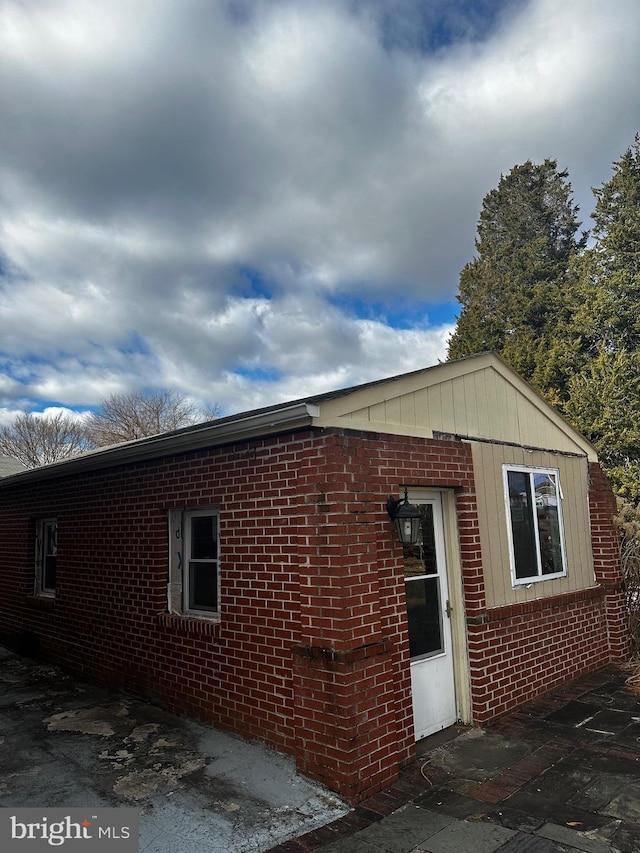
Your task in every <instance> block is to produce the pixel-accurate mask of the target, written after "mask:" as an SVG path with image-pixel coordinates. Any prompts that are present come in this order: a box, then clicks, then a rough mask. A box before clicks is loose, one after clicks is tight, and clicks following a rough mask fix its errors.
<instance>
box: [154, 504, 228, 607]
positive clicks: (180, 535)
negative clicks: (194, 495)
mask: <svg viewBox="0 0 640 853" xmlns="http://www.w3.org/2000/svg"><path fill="white" fill-rule="evenodd" d="M203 517H211V518H214V519H215V524H216V533H217V539H216V544H217V549H216V556H215V558H211V557H209V558H206V560H205V559H202V562H209V563H215V564H216V568H215V583H216V603H217V607H216V609H215V610H214V609H210V608H206V609H205V608H198V607H190V606H189V598H190V589H189V575H190V568H189V563H190V560H189V557H188V554H189V551H190V547H191V535H192V534H191V530H192V526H191V522H192V520H193V519H194V518H203ZM191 562H194V563H197V562H199V560H197V559H196V560H192V561H191ZM167 609H168V611H169V612H170V613H177V614H181V615H184V616H196V617H198V618H203V619H210V620H213V621H219V620H220V513H219V510H218V507H214V506H208V507H182V508H175V509H171V510H169V583H168V585H167Z"/></svg>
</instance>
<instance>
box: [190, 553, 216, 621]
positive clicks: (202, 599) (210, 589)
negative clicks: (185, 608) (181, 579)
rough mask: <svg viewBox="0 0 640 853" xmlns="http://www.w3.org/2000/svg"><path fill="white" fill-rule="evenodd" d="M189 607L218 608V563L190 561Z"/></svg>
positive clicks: (193, 608) (198, 608) (192, 608)
mask: <svg viewBox="0 0 640 853" xmlns="http://www.w3.org/2000/svg"><path fill="white" fill-rule="evenodd" d="M189 609H190V610H217V609H218V565H217V563H189Z"/></svg>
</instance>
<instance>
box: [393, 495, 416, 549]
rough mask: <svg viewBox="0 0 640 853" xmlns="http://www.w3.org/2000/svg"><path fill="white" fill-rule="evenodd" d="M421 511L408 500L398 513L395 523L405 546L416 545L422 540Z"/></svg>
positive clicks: (401, 505)
mask: <svg viewBox="0 0 640 853" xmlns="http://www.w3.org/2000/svg"><path fill="white" fill-rule="evenodd" d="M421 520H422V519H421V516H420V510H419V509H417V507H415V506H413V505H412V504H410V503H409V502H408V501H407V500H406V499H405V501H404V502H403V503H401V504H400V506H399V507H398V510H397V512H396V517H395V523H396V530H397V531H398V538H399V539H400V541H401V542H402V544H403V545H415V543H416V542H417V541H418V539H419V538H420V523H421Z"/></svg>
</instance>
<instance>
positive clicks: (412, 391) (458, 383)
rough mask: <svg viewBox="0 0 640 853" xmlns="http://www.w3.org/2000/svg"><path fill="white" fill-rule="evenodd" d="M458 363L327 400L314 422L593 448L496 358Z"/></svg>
mask: <svg viewBox="0 0 640 853" xmlns="http://www.w3.org/2000/svg"><path fill="white" fill-rule="evenodd" d="M471 363H472V364H474V365H475V364H476V362H475V361H472V362H471ZM478 363H479V362H478ZM454 367H455V365H442V366H440V367H437V368H433V369H432V371H429V370H427V371H425V372H424V374H423V375H422V376H421V378H420V379H418V378H416V377H415V376H408V377H399V378H397V379H395V380H393V381H390V382H389V383H388V384H382V385H374V386H373V387H370V388H365V389H361V390H356V391H354V393H353V394H349V395H346V396H343V397H339V398H335V399H330V400H327V401H323V402H322V405H321V415H320V417H319V418H317V419H316V420H315V423H317V424H318V425H319V426H328V425H332V426H345V427H352V428H354V429H371V430H380V431H384V430H385V428H386V431H387V432H395V433H399V434H404V435H423V436H427V435H432V434H433V432H445V433H454V434H457V435H462V436H470V437H473V438H488V439H492V440H497V441H504V442H513V443H515V444H523V445H527V446H531V447H541V448H546V447H548V448H552V449H554V450H561V451H565V452H568V453H591V452H592V450H591V448H589V447H588V445H587V444H586V442H584V439H582V437H581V436H578V434H577V433H575V432H574V431H573V430H572V429H571V427H569V426H568V424H566V423H565V422H564V421H562V419H561V418H560V417H559V416H558V415H557V414H556V413H555V412H554V411H553V410H552V409H551V408H550V407H548V406H547V405H546V404H544V403H543V402H542V401H541V400H540V398H539V397H538V395H537V394H536V393H535V392H534V391H533V390H532V389H531V388H529V387H528V386H527V385H526V384H525V383H523V382H522V380H520V379H518V378H517V377H516V376H515V374H512V373H511V372H510V371H507V370H506V369H504V368H501V369H500V370H498V369H496V365H495V364H491V363H489V364H487V365H486V366H484V367H482V368H481V369H475V370H471V371H469V372H466V373H465V372H462V373H460V371H459V368H458V372H456V371H454V369H453V368H454ZM594 458H595V457H594Z"/></svg>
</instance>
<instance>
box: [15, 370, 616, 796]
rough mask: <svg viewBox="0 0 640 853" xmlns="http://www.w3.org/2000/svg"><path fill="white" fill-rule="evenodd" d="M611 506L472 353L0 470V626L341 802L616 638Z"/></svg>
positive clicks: (536, 690) (514, 388) (508, 375)
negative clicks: (282, 756)
mask: <svg viewBox="0 0 640 853" xmlns="http://www.w3.org/2000/svg"><path fill="white" fill-rule="evenodd" d="M405 488H406V490H407V494H408V499H409V502H410V503H411V505H412V506H413V507H415V508H417V509H418V510H419V513H420V519H419V538H418V540H417V541H415V542H413V543H411V544H409V545H406V546H403V545H402V544H401V543H400V541H399V539H398V536H397V534H396V531H395V525H394V524H393V522H392V521H391V519H390V517H389V514H388V513H387V510H386V508H385V507H386V504H387V498H388V496H389V495H390V494H391V495H393V496H395V497H396V499H400V498H401V497H402V496H403V495H404V490H405ZM614 512H615V501H614V499H613V496H612V494H611V491H610V489H609V488H608V485H607V483H606V480H605V479H604V476H603V475H602V473H601V470H600V467H599V465H598V461H597V457H596V455H595V451H594V450H593V448H592V447H591V446H590V445H589V444H588V442H586V441H585V439H584V438H583V437H582V436H580V435H579V434H578V433H577V432H575V430H573V429H572V428H571V427H570V426H569V425H568V424H567V423H566V422H565V421H564V420H563V419H562V418H561V417H559V415H558V414H557V413H556V412H555V411H554V410H553V409H552V408H550V407H549V406H548V405H547V404H546V403H545V402H544V401H543V400H542V399H541V398H540V397H539V396H538V395H537V394H536V393H535V392H534V391H533V390H532V389H531V388H530V387H529V386H528V385H527V384H526V383H525V382H523V381H522V379H520V378H519V377H518V376H517V375H516V374H515V373H514V372H513V371H512V370H511V369H510V368H509V367H508V366H507V365H506V364H505V363H504V362H503V361H502V360H501V359H500V358H498V357H497V356H495V355H493V354H483V355H481V356H474V357H472V358H468V359H463V360H461V361H458V362H451V363H447V364H443V365H438V366H436V367H433V368H428V369H425V370H420V371H416V372H414V373H410V374H405V375H403V376H399V377H395V378H392V379H387V380H383V381H380V382H374V383H369V384H367V385H363V386H358V387H355V388H350V389H345V390H341V391H337V392H334V393H329V394H323V395H318V396H314V397H311V398H308V399H304V400H299V401H295V402H293V403H289V404H283V405H279V406H273V407H270V408H268V409H262V410H259V411H253V412H248V413H243V414H240V415H233V416H231V417H227V418H222V419H220V420H217V421H213V422H210V423H207V424H202V425H198V426H195V427H189V428H187V429H183V430H179V431H176V432H173V433H167V434H163V435H159V436H155V437H151V438H147V439H141V440H139V441H134V442H129V443H127V444H123V445H118V446H115V447H110V448H105V449H102V450H99V451H96V452H93V453H90V454H86V455H83V456H80V457H76V458H75V459H72V460H67V461H65V462H60V463H56V464H53V465H49V466H45V467H42V468H38V469H33V470H30V471H25V472H23V473H19V474H15V475H13V476H8V477H4V478H2V479H1V480H0V535H1V537H2V542H1V547H0V564H1V571H0V587H1V588H0V635H1V637H2V638H3V639H4V641H5V642H9V643H18V642H28V643H29V645H30V647H31V648H33V647H37V648H38V650H39V652H40V653H41V654H43V655H46V656H47V657H48V658H49V659H51V660H53V661H55V662H57V663H60V664H62V665H64V666H66V667H68V668H70V669H72V670H74V671H76V672H79V673H83V674H85V675H87V676H88V677H90V678H92V679H94V680H98V681H100V682H102V683H105V684H108V685H111V686H114V687H118V688H120V689H123V690H126V691H128V692H130V693H132V694H134V695H137V696H141V697H144V698H147V699H148V700H150V701H152V702H155V703H157V704H160V705H162V706H164V707H167V708H170V709H172V710H174V711H177V712H180V713H184V714H187V715H190V716H193V717H195V718H198V719H200V720H204V721H207V722H209V723H211V724H213V725H216V726H220V727H223V728H225V729H227V730H230V731H234V732H236V733H238V734H240V735H242V736H244V737H247V738H251V739H259V740H261V741H264V742H266V743H268V744H269V745H271V746H272V747H274V748H275V749H277V750H280V751H282V752H284V753H287V754H289V755H292V756H294V757H295V760H296V763H297V767H298V770H299V771H300V772H302V773H304V774H306V775H308V776H310V777H312V778H314V779H316V780H319V781H321V782H323V783H324V784H326V785H327V786H328V787H329V788H331V789H333V790H335V791H337V792H339V793H340V794H341V795H343V796H344V797H345V798H347V799H348V800H350V801H351V802H353V803H355V802H358V801H359V800H361V799H363V798H365V797H367V796H369V795H371V794H372V793H374V792H375V791H376V790H380V789H382V788H384V787H386V786H388V785H389V784H391V783H392V782H393V781H394V780H395V778H396V777H397V773H398V770H399V767H400V766H402V764H404V763H406V762H408V761H410V760H411V759H412V757H413V755H414V752H415V741H416V739H419V738H421V737H424V736H426V735H428V734H430V733H432V732H434V731H437V730H439V729H441V728H444V727H446V726H448V725H450V724H452V723H454V722H455V721H462V722H465V723H482V722H485V721H487V720H490V719H491V718H492V717H495V716H497V715H499V714H502V713H504V712H505V711H508V710H509V709H512V708H514V707H515V706H517V705H518V704H521V703H523V702H525V701H526V700H528V699H530V698H532V697H533V696H536V695H538V694H540V693H542V692H544V691H546V690H548V689H550V688H552V687H554V686H556V685H558V684H560V683H562V682H563V681H565V680H567V679H570V678H573V677H575V676H577V675H579V674H581V673H584V672H586V671H588V670H590V669H595V668H597V667H599V666H601V665H602V664H605V663H606V662H608V661H617V660H624V659H625V658H626V656H627V653H628V647H627V635H626V629H625V624H626V623H625V612H624V599H623V595H622V591H621V566H620V557H619V551H618V543H617V538H616V534H615V531H614V529H613V525H612V517H613V514H614Z"/></svg>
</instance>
